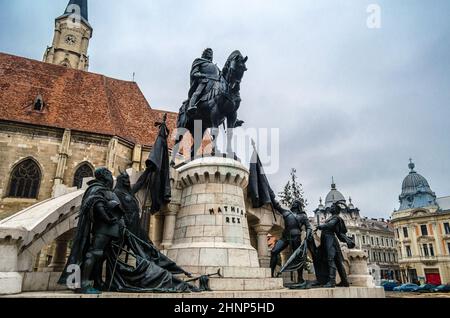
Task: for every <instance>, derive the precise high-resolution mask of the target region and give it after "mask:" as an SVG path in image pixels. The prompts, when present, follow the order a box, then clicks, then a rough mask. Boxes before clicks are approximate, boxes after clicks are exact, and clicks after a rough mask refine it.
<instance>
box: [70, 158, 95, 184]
mask: <svg viewBox="0 0 450 318" xmlns="http://www.w3.org/2000/svg"><path fill="white" fill-rule="evenodd" d="M93 176H94V171H92V168H91V166H90V165H89V164H88V163H83V164H82V165H81V166H79V167H78V169H77V171H75V175H74V177H73V186H74V187H77V188H78V189H81V187H82V186H83V179H84V178H92V177H93Z"/></svg>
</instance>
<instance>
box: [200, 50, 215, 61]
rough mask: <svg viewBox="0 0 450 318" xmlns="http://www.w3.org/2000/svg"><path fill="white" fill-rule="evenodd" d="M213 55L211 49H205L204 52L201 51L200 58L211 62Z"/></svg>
mask: <svg viewBox="0 0 450 318" xmlns="http://www.w3.org/2000/svg"><path fill="white" fill-rule="evenodd" d="M213 55H214V52H213V50H212V49H211V48H207V49H206V50H204V51H203V54H202V58H211V60H212V57H213Z"/></svg>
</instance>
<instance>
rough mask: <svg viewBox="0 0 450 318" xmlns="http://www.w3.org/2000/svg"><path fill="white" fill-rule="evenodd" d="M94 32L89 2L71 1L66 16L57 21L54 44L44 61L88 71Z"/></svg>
mask: <svg viewBox="0 0 450 318" xmlns="http://www.w3.org/2000/svg"><path fill="white" fill-rule="evenodd" d="M92 32H93V29H92V26H91V25H90V24H89V21H88V4H87V0H70V1H69V4H68V5H67V8H66V10H65V11H64V14H63V15H61V16H59V17H57V18H56V19H55V34H54V36H53V42H52V45H51V46H50V47H47V49H46V50H45V53H44V59H43V61H44V62H47V63H52V64H56V65H62V66H65V67H69V68H74V69H77V70H83V71H87V70H88V69H89V56H88V55H87V52H88V47H89V40H90V39H91V38H92Z"/></svg>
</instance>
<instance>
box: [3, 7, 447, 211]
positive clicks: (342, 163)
mask: <svg viewBox="0 0 450 318" xmlns="http://www.w3.org/2000/svg"><path fill="white" fill-rule="evenodd" d="M88 2H89V21H90V23H91V25H92V26H93V28H94V36H93V38H92V40H91V42H90V48H89V55H90V71H91V72H95V73H101V74H105V75H107V76H110V77H115V78H118V79H124V80H131V79H132V73H133V72H136V82H138V84H139V86H140V88H141V89H142V91H143V92H144V94H145V96H146V97H147V99H148V101H149V102H150V104H151V105H152V107H153V108H158V109H167V110H171V111H178V108H179V107H180V105H181V102H182V101H183V100H184V99H185V98H186V96H187V90H188V88H189V77H188V76H189V70H190V66H191V63H192V61H193V59H194V58H196V57H198V56H199V55H200V54H201V52H202V51H203V49H204V48H206V47H212V48H213V49H214V51H215V61H216V62H217V63H218V65H219V66H221V67H222V66H223V64H224V62H225V61H226V58H227V56H228V55H229V54H230V53H231V52H232V51H233V50H234V49H239V50H241V52H242V53H243V54H244V55H248V56H249V61H248V63H247V66H248V69H249V70H248V72H247V73H246V75H245V78H244V81H243V83H242V91H241V96H242V99H243V102H242V105H241V110H240V114H239V117H241V118H242V119H243V120H245V121H246V125H247V127H258V128H280V140H281V147H280V149H281V163H280V170H279V171H278V172H277V173H275V174H273V175H270V176H269V179H270V180H271V182H272V185H273V188H274V189H276V190H280V189H281V188H282V186H283V185H284V183H285V182H286V181H287V178H288V175H289V170H290V168H296V169H297V171H298V176H299V178H300V180H301V182H302V183H303V186H304V191H305V194H306V197H307V199H308V201H309V202H310V205H309V207H308V210H309V212H311V211H312V210H314V209H315V208H316V207H317V204H318V200H319V197H321V196H322V197H325V196H326V194H327V193H328V191H329V189H330V183H331V177H332V176H334V177H335V180H336V183H337V185H338V189H339V190H341V192H342V193H343V194H344V196H346V197H349V196H351V197H352V198H353V201H354V204H355V205H356V206H358V207H359V208H360V209H361V213H362V215H365V216H369V217H385V218H386V217H389V216H390V214H391V213H392V211H393V210H394V209H396V208H398V207H399V203H398V196H399V194H400V192H401V183H402V180H403V178H404V177H405V176H406V175H407V174H408V171H409V170H408V167H407V165H408V162H409V161H408V159H409V158H410V157H412V158H413V159H414V161H415V163H416V167H417V168H416V170H417V171H418V172H419V173H421V174H422V175H424V176H425V177H426V178H427V179H428V181H429V182H430V184H431V187H432V189H433V190H434V191H435V192H436V194H437V195H438V196H446V195H450V186H449V184H450V169H449V163H450V161H449V158H450V138H449V135H450V134H449V132H450V110H449V108H450V107H449V106H450V76H449V72H450V19H449V12H450V1H447V0H442V1H437V0H434V1H432V0H427V1H425V0H424V1H415V0H408V1H407V0H403V1H402V0H386V1H376V0H371V1H366V0H353V1H350V0H345V1H344V0H342V1H336V0H333V1H319V0H311V1H305V0H303V1H298V0H292V1H289V0H273V1H271V0H270V1H269V0H267V1H266V0H145V1H144V0H127V1H119V0H109V1H100V0H89V1H88ZM67 3H68V0H38V1H36V0H14V1H11V0H0V51H1V52H6V53H11V54H15V55H19V56H24V57H28V58H33V59H37V60H40V59H42V55H43V53H44V50H45V48H46V46H47V45H50V44H51V42H52V37H53V26H54V18H55V17H56V16H58V15H60V14H61V13H62V12H63V11H64V9H65V6H66V5H67ZM371 3H377V4H379V6H380V7H381V10H382V11H381V18H382V20H381V23H382V24H381V29H370V28H368V27H367V18H368V16H369V14H368V13H367V12H366V10H367V7H368V5H369V4H371ZM1 107H5V106H4V105H3V106H1Z"/></svg>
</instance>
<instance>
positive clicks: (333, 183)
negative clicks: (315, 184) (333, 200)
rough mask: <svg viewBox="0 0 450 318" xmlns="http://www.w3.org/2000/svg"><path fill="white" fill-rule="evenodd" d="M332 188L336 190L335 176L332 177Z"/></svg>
mask: <svg viewBox="0 0 450 318" xmlns="http://www.w3.org/2000/svg"><path fill="white" fill-rule="evenodd" d="M331 190H336V183H335V182H334V177H331Z"/></svg>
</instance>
